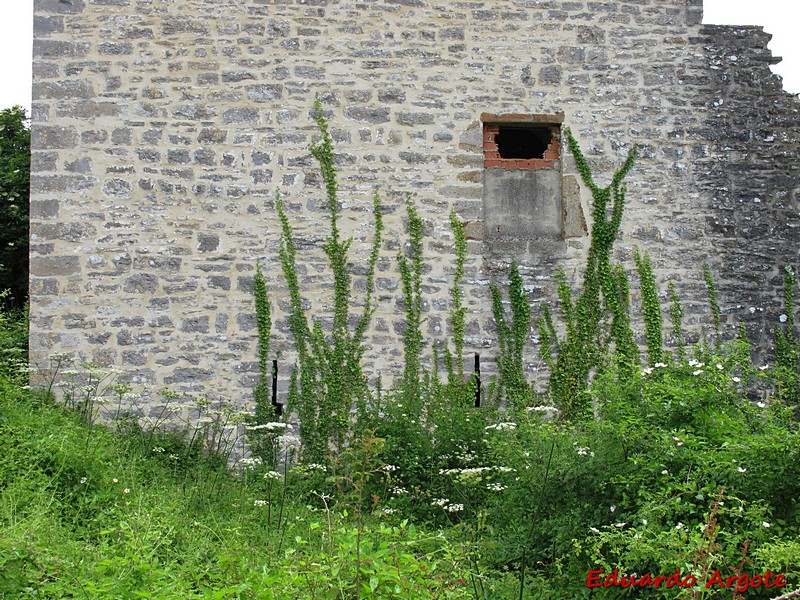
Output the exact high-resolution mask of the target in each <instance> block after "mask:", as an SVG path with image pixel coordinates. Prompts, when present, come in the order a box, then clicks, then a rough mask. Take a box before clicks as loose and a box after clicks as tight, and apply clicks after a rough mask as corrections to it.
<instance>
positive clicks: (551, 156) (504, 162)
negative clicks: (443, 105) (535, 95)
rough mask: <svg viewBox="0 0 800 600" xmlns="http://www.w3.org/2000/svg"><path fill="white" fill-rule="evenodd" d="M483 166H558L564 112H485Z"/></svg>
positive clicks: (552, 167) (522, 167)
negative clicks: (548, 113)
mask: <svg viewBox="0 0 800 600" xmlns="http://www.w3.org/2000/svg"><path fill="white" fill-rule="evenodd" d="M481 120H482V121H483V166H484V168H486V169H492V168H501V169H558V164H559V160H560V158H561V123H563V122H564V115H563V113H557V114H552V115H543V114H538V115H537V114H527V115H526V114H516V113H515V114H500V115H496V114H491V113H483V114H482V115H481Z"/></svg>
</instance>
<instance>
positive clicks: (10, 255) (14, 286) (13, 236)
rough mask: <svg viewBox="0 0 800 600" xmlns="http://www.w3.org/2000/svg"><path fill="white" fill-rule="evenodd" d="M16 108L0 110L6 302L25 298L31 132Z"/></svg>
mask: <svg viewBox="0 0 800 600" xmlns="http://www.w3.org/2000/svg"><path fill="white" fill-rule="evenodd" d="M27 121H28V118H27V116H26V115H25V111H24V110H23V109H22V108H20V107H19V106H15V107H13V108H7V109H4V110H2V111H0V290H6V289H8V290H10V291H11V294H10V296H9V297H8V300H7V301H8V302H10V303H12V304H14V305H17V306H21V305H23V304H24V303H25V302H26V301H27V299H28V204H29V197H30V190H29V187H30V171H31V133H30V129H29V128H28V124H27Z"/></svg>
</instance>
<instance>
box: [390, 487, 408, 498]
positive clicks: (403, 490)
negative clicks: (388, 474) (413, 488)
mask: <svg viewBox="0 0 800 600" xmlns="http://www.w3.org/2000/svg"><path fill="white" fill-rule="evenodd" d="M389 491H390V492H392V493H393V494H394V495H395V496H402V495H403V494H407V493H408V490H407V489H406V488H404V487H393V488H391V489H390V490H389Z"/></svg>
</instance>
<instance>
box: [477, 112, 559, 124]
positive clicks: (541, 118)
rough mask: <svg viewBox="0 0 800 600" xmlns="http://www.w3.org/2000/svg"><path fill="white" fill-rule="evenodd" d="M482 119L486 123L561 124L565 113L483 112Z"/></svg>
mask: <svg viewBox="0 0 800 600" xmlns="http://www.w3.org/2000/svg"><path fill="white" fill-rule="evenodd" d="M481 121H483V122H484V123H498V124H506V123H548V124H553V125H555V124H560V123H563V122H564V113H555V114H553V115H535V114H521V113H508V114H500V115H497V114H494V113H481Z"/></svg>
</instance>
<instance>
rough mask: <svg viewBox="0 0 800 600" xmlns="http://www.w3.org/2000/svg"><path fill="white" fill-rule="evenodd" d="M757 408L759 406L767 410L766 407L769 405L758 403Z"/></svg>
mask: <svg viewBox="0 0 800 600" xmlns="http://www.w3.org/2000/svg"><path fill="white" fill-rule="evenodd" d="M756 406H757V407H758V408H766V406H767V405H766V403H764V402H756Z"/></svg>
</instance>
